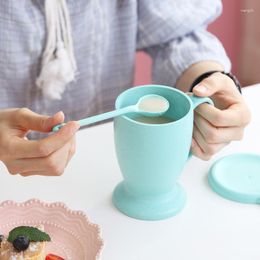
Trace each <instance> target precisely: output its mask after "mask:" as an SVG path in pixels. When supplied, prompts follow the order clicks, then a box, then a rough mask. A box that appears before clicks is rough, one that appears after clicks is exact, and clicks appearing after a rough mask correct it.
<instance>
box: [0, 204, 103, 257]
mask: <svg viewBox="0 0 260 260" xmlns="http://www.w3.org/2000/svg"><path fill="white" fill-rule="evenodd" d="M39 224H43V225H44V229H45V231H46V232H47V233H48V234H49V235H50V236H51V239H52V242H48V243H47V247H46V254H49V253H53V254H57V255H59V256H61V257H63V258H65V259H66V260H97V259H99V257H100V253H101V249H102V248H103V240H102V239H101V237H100V228H99V226H98V225H96V224H93V223H90V222H89V220H88V218H87V216H86V215H85V213H83V212H82V211H72V210H70V209H69V208H67V206H66V205H65V204H63V203H61V202H55V203H45V202H42V201H39V200H36V199H32V200H28V201H26V202H23V203H17V202H14V201H4V202H2V203H0V233H2V234H5V235H7V234H8V233H9V231H10V230H11V229H12V228H14V227H16V226H21V225H27V226H35V225H39Z"/></svg>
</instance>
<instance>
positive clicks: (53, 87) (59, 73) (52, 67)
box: [36, 0, 76, 99]
mask: <svg viewBox="0 0 260 260" xmlns="http://www.w3.org/2000/svg"><path fill="white" fill-rule="evenodd" d="M64 9H67V5H66V2H65V1H64V0H46V2H45V12H46V24H47V30H48V39H47V43H46V49H45V51H44V53H43V57H42V69H41V73H40V75H39V77H38V79H37V80H36V85H37V86H38V87H39V88H40V89H41V90H42V93H43V95H44V97H47V98H49V99H61V98H62V94H63V92H64V91H65V88H66V85H67V84H68V83H70V82H71V81H73V80H75V72H76V62H75V57H74V53H73V44H72V38H71V33H70V28H67V27H66V25H68V26H70V21H69V16H68V10H64ZM68 39H69V40H68ZM64 42H65V43H66V44H65V43H64Z"/></svg>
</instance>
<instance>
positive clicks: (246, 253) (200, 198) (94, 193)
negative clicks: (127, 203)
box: [0, 85, 260, 260]
mask: <svg viewBox="0 0 260 260" xmlns="http://www.w3.org/2000/svg"><path fill="white" fill-rule="evenodd" d="M243 92H244V93H243V95H244V97H245V99H246V100H247V101H248V103H249V106H250V108H251V111H252V122H251V124H250V125H249V126H248V128H247V129H246V132H245V137H244V139H243V141H240V142H233V143H232V144H230V145H229V146H228V147H226V148H225V149H224V150H223V151H222V152H220V153H219V154H218V155H216V156H215V157H214V158H213V159H212V160H210V161H208V162H205V161H202V160H200V159H197V158H192V159H191V160H190V161H189V162H188V163H187V165H186V166H185V169H184V171H183V173H182V175H181V177H180V183H181V184H182V185H183V187H184V188H185V190H186V192H187V205H186V207H185V208H184V210H183V211H182V212H181V213H180V214H179V215H177V216H175V217H172V218H170V219H167V220H162V221H152V222H149V221H140V220H135V219H132V218H129V217H127V216H125V215H123V214H122V213H120V212H118V211H117V210H116V209H115V208H114V206H113V205H112V203H111V194H112V191H113V189H114V187H115V185H116V184H117V183H118V182H119V181H120V180H121V179H122V176H121V173H120V171H119V167H118V165H117V161H116V156H115V150H114V140H113V125H112V123H106V124H103V125H99V126H95V127H92V128H88V129H85V130H82V131H80V132H79V133H77V153H76V155H75V156H74V158H73V159H72V161H71V163H70V164H69V166H68V168H67V170H66V172H65V174H64V175H63V176H62V177H51V178H47V177H39V176H34V177H29V178H23V177H20V176H11V175H9V174H7V172H6V169H5V167H4V166H3V165H1V164H0V201H4V200H16V201H25V200H27V199H30V198H39V199H41V200H44V201H49V202H53V201H63V202H65V203H66V204H67V205H68V206H69V207H70V208H71V209H75V210H83V211H85V212H86V213H87V215H88V216H89V219H90V220H91V221H92V222H94V223H97V224H99V225H100V226H101V229H102V238H103V239H104V242H105V246H104V249H103V251H102V257H101V259H102V260H259V259H260V207H259V205H248V204H240V203H236V202H232V201H229V200H226V199H223V198H221V197H220V196H218V195H217V194H216V193H214V192H213V191H212V190H211V189H210V188H209V186H208V184H207V179H206V177H207V172H208V170H209V168H210V166H211V165H212V163H213V162H214V161H215V160H216V159H218V158H219V157H222V156H223V155H227V154H231V153H235V152H253V153H258V154H260V117H259V111H260V101H259V100H260V85H255V86H251V87H248V88H246V89H244V91H243ZM259 174H260V173H259ZM0 218H1V216H0ZM74 260H83V259H74Z"/></svg>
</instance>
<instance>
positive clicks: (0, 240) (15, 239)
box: [0, 225, 51, 260]
mask: <svg viewBox="0 0 260 260" xmlns="http://www.w3.org/2000/svg"><path fill="white" fill-rule="evenodd" d="M50 240H51V239H50V237H49V235H48V234H46V233H45V232H44V226H43V225H40V226H37V227H26V226H20V227H16V228H14V229H13V230H11V231H10V232H9V235H8V237H4V236H3V235H2V236H1V237H0V260H45V244H46V242H47V241H50Z"/></svg>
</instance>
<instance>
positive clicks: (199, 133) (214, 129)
mask: <svg viewBox="0 0 260 260" xmlns="http://www.w3.org/2000/svg"><path fill="white" fill-rule="evenodd" d="M193 93H194V94H195V95H197V96H199V97H210V98H211V99H212V100H213V101H214V104H215V107H214V106H210V105H207V104H202V105H200V106H199V107H197V108H196V109H195V113H194V130H193V140H192V148H191V151H192V154H194V155H196V156H198V157H200V158H202V159H204V160H209V159H210V158H211V156H212V155H214V154H215V153H217V152H218V151H219V150H221V149H222V148H223V147H225V146H226V145H227V144H228V143H230V142H231V141H234V140H241V139H242V137H243V133H244V128H245V127H246V125H247V124H248V123H249V122H250V111H249V109H248V107H247V105H246V103H245V101H244V99H243V97H242V95H241V94H240V93H239V91H238V90H237V88H236V86H235V84H234V82H233V80H232V79H230V78H229V77H228V76H226V75H224V74H222V73H219V72H217V73H214V74H212V75H211V76H210V77H208V78H206V79H204V80H203V81H201V82H200V83H199V84H198V85H197V86H195V87H194V88H193Z"/></svg>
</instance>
